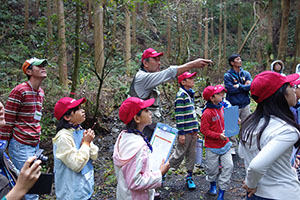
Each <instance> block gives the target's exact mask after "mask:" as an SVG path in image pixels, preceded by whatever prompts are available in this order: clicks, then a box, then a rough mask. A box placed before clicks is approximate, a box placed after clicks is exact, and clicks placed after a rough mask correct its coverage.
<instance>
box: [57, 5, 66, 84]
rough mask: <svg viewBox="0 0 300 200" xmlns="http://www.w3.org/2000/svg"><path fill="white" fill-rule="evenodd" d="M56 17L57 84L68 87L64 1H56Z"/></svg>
mask: <svg viewBox="0 0 300 200" xmlns="http://www.w3.org/2000/svg"><path fill="white" fill-rule="evenodd" d="M56 3H57V16H58V40H59V58H58V67H59V82H60V84H61V85H62V86H63V87H65V88H66V87H67V85H68V82H67V80H68V67H67V42H66V25H65V15H64V1H63V0H57V1H56Z"/></svg>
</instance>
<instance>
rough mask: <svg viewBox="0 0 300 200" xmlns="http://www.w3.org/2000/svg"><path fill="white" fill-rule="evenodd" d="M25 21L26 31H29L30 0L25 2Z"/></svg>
mask: <svg viewBox="0 0 300 200" xmlns="http://www.w3.org/2000/svg"><path fill="white" fill-rule="evenodd" d="M24 7H25V20H24V29H25V30H28V21H29V10H28V9H29V0H25V6H24Z"/></svg>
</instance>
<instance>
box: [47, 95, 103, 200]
mask: <svg viewBox="0 0 300 200" xmlns="http://www.w3.org/2000/svg"><path fill="white" fill-rule="evenodd" d="M85 101H86V99H85V98H82V99H79V100H76V99H73V98H70V97H63V98H61V99H60V100H59V101H58V102H57V103H56V104H55V107H54V116H55V118H56V119H57V120H58V123H57V125H56V131H57V134H56V136H55V137H54V138H53V139H52V142H53V156H54V175H55V194H56V198H57V199H64V200H75V199H77V200H87V199H90V198H91V196H92V194H93V191H94V170H93V160H96V159H97V156H98V150H99V149H98V147H97V146H96V145H95V144H94V143H93V142H92V141H93V139H94V138H95V134H94V131H93V130H91V129H88V130H83V129H82V128H81V126H80V124H81V123H82V122H84V121H85V112H84V110H83V109H82V108H81V106H80V105H81V104H83V103H84V102H85Z"/></svg>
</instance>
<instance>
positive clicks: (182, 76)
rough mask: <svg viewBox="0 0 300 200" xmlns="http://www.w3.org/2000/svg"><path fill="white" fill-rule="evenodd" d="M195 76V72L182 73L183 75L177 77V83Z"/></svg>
mask: <svg viewBox="0 0 300 200" xmlns="http://www.w3.org/2000/svg"><path fill="white" fill-rule="evenodd" d="M196 74H197V72H194V73H190V72H184V73H183V74H181V75H179V76H178V83H179V84H180V83H181V81H183V80H184V79H186V78H191V77H194V76H196Z"/></svg>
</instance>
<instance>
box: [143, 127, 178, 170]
mask: <svg viewBox="0 0 300 200" xmlns="http://www.w3.org/2000/svg"><path fill="white" fill-rule="evenodd" d="M177 134H178V130H177V129H176V128H172V127H170V126H169V125H167V124H162V123H157V125H156V128H155V130H154V132H153V135H152V137H151V140H150V144H151V145H152V147H153V152H152V153H150V154H149V161H150V162H149V168H150V170H153V171H155V170H158V169H159V167H160V165H161V162H162V160H163V159H165V161H167V160H168V159H169V157H170V154H171V150H172V148H173V145H174V143H175V140H176V137H177Z"/></svg>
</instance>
